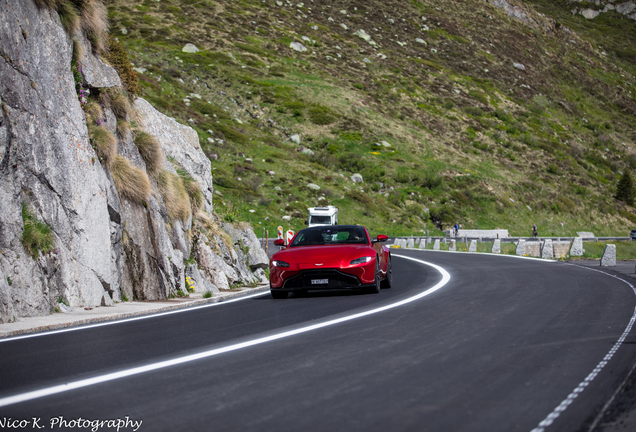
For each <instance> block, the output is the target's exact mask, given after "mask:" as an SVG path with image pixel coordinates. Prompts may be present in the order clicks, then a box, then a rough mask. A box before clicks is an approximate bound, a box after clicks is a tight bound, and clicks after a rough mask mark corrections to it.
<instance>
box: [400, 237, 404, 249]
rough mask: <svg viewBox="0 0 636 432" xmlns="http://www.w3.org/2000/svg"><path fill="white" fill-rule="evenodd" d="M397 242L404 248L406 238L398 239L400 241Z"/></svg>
mask: <svg viewBox="0 0 636 432" xmlns="http://www.w3.org/2000/svg"><path fill="white" fill-rule="evenodd" d="M399 244H400V247H401V248H402V249H405V248H406V239H400V243H399Z"/></svg>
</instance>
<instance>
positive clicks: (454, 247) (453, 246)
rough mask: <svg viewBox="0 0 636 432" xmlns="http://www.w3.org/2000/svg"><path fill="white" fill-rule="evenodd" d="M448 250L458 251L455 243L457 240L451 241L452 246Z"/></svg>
mask: <svg viewBox="0 0 636 432" xmlns="http://www.w3.org/2000/svg"><path fill="white" fill-rule="evenodd" d="M448 250H449V251H456V250H457V244H456V243H455V240H451V242H450V245H449V246H448Z"/></svg>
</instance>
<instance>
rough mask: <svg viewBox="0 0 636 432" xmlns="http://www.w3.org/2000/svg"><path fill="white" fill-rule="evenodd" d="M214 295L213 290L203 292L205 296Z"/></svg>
mask: <svg viewBox="0 0 636 432" xmlns="http://www.w3.org/2000/svg"><path fill="white" fill-rule="evenodd" d="M210 297H212V291H206V292H204V293H203V298H210Z"/></svg>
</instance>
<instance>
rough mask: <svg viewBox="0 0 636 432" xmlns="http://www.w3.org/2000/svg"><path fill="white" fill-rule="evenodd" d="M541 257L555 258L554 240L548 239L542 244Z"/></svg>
mask: <svg viewBox="0 0 636 432" xmlns="http://www.w3.org/2000/svg"><path fill="white" fill-rule="evenodd" d="M541 258H547V259H552V258H554V252H553V248H552V240H551V239H547V240H545V241H544V242H543V244H542V245H541Z"/></svg>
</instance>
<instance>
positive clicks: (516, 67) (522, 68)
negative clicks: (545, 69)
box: [512, 63, 526, 71]
mask: <svg viewBox="0 0 636 432" xmlns="http://www.w3.org/2000/svg"><path fill="white" fill-rule="evenodd" d="M512 65H513V66H514V67H515V69H519V70H522V71H525V70H526V67H525V66H524V65H522V64H521V63H512Z"/></svg>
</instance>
